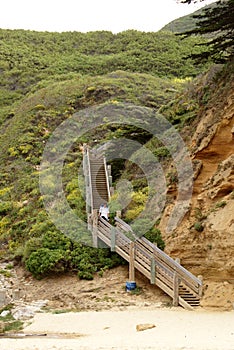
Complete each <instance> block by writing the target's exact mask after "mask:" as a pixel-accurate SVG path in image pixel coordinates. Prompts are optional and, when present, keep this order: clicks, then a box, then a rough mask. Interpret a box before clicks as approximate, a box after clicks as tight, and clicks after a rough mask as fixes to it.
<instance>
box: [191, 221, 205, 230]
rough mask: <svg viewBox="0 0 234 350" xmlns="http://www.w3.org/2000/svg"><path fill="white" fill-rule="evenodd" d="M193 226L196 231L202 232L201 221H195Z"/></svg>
mask: <svg viewBox="0 0 234 350" xmlns="http://www.w3.org/2000/svg"><path fill="white" fill-rule="evenodd" d="M193 227H194V228H195V230H196V231H198V232H202V231H203V230H204V227H203V225H202V223H201V222H200V221H197V222H195V223H194V225H193Z"/></svg>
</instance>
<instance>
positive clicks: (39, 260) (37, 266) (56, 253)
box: [26, 248, 65, 279]
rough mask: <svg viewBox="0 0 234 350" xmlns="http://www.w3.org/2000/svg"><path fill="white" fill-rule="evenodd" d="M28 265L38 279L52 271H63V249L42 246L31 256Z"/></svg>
mask: <svg viewBox="0 0 234 350" xmlns="http://www.w3.org/2000/svg"><path fill="white" fill-rule="evenodd" d="M26 267H27V269H28V270H29V271H30V272H31V273H32V275H33V276H34V277H36V278H38V279H40V278H42V277H44V276H45V275H48V274H49V273H51V272H62V271H64V270H65V267H64V254H63V251H61V250H59V249H56V250H50V249H48V248H40V249H38V250H37V251H35V252H33V253H32V254H31V255H30V256H29V258H28V259H27V261H26Z"/></svg>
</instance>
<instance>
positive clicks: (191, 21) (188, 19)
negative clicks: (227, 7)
mask: <svg viewBox="0 0 234 350" xmlns="http://www.w3.org/2000/svg"><path fill="white" fill-rule="evenodd" d="M185 6H186V5H185ZM214 6H216V4H215V3H212V4H210V5H207V6H204V7H202V8H201V9H199V10H197V11H195V12H193V13H191V14H189V15H187V16H183V17H180V18H177V19H175V20H174V21H172V22H170V23H168V24H166V25H165V26H164V27H163V28H162V29H161V31H169V32H172V33H184V32H187V31H188V30H192V29H194V28H195V27H196V25H197V23H198V18H196V17H194V16H198V15H201V14H202V13H203V12H204V10H206V9H210V8H213V7H214Z"/></svg>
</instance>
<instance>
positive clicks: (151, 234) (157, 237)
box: [145, 227, 165, 250]
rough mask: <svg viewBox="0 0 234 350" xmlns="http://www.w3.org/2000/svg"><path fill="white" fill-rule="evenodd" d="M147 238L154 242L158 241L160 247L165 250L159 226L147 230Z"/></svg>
mask: <svg viewBox="0 0 234 350" xmlns="http://www.w3.org/2000/svg"><path fill="white" fill-rule="evenodd" d="M145 238H146V239H148V240H149V241H150V242H152V243H156V244H157V246H158V248H159V249H161V250H164V248H165V242H164V240H163V239H162V236H161V231H160V230H159V229H158V228H155V227H153V228H152V229H151V230H149V231H148V232H146V234H145Z"/></svg>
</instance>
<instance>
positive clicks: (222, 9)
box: [178, 0, 234, 63]
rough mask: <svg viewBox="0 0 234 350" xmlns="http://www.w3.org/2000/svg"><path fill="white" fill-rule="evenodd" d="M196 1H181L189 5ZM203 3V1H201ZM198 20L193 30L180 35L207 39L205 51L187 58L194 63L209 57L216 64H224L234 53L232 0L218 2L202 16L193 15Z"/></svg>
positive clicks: (233, 3) (233, 1)
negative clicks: (203, 36)
mask: <svg viewBox="0 0 234 350" xmlns="http://www.w3.org/2000/svg"><path fill="white" fill-rule="evenodd" d="M195 1H196V0H181V2H182V3H191V2H195ZM201 1H203V0H201ZM193 17H194V18H196V19H198V22H197V26H196V28H195V29H192V30H189V31H186V32H184V33H180V34H178V35H182V36H184V37H188V36H191V35H205V36H207V37H209V42H208V44H207V43H205V44H199V45H207V50H205V51H203V52H202V53H199V54H191V55H189V56H188V57H190V58H193V59H195V60H196V61H204V60H207V59H208V58H209V57H210V58H211V59H212V60H213V61H214V62H216V63H224V62H225V61H227V60H228V59H229V58H230V57H232V56H233V52H234V0H222V1H221V0H220V1H218V2H217V3H216V5H215V6H213V7H210V8H209V7H208V8H206V9H204V11H203V12H202V14H200V15H194V16H193Z"/></svg>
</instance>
